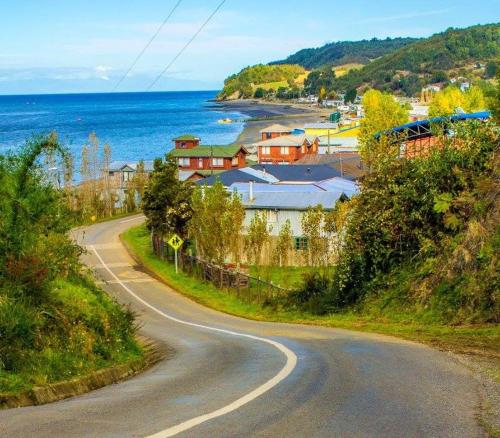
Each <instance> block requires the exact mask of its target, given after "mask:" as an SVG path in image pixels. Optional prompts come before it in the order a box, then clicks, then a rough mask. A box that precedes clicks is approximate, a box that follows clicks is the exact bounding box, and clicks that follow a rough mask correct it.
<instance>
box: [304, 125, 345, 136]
mask: <svg viewBox="0 0 500 438" xmlns="http://www.w3.org/2000/svg"><path fill="white" fill-rule="evenodd" d="M304 131H305V134H306V135H308V136H316V137H320V136H322V135H328V134H335V133H336V132H338V131H339V124H338V123H331V122H322V123H306V124H305V125H304Z"/></svg>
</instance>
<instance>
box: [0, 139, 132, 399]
mask: <svg viewBox="0 0 500 438" xmlns="http://www.w3.org/2000/svg"><path fill="white" fill-rule="evenodd" d="M55 154H59V155H61V156H62V158H63V159H64V158H66V157H67V153H66V151H65V149H63V148H62V147H61V146H60V145H59V143H58V142H57V139H56V137H55V136H53V135H52V136H48V137H40V138H35V139H33V140H32V141H30V142H28V143H27V144H26V146H25V147H24V148H23V150H22V151H21V152H20V154H18V155H8V156H0V187H1V189H0V191H1V196H0V392H16V391H18V390H21V389H25V388H29V387H30V386H32V385H34V384H43V383H47V382H53V381H56V380H61V379H66V378H69V377H71V376H74V375H78V374H82V373H85V372H88V371H90V370H93V369H96V368H99V367H102V366H105V365H107V364H114V363H116V362H119V361H123V360H126V359H128V358H130V357H135V356H137V357H139V355H140V350H139V348H138V346H137V345H136V343H135V340H134V333H135V327H134V325H133V316H132V314H131V313H130V312H129V311H127V310H124V309H122V308H121V307H120V306H118V305H117V304H116V303H115V302H114V301H112V300H111V299H110V298H109V297H108V296H107V295H105V294H104V293H103V292H102V291H101V290H99V289H97V288H96V287H95V285H93V284H92V282H91V281H90V280H88V279H87V278H86V276H85V275H84V274H82V267H81V265H80V263H79V256H80V254H81V253H82V248H81V247H79V246H78V245H76V244H75V243H74V242H73V240H72V239H71V238H70V237H69V231H70V229H71V227H72V221H71V220H70V213H69V211H68V207H67V205H68V204H67V200H66V199H65V194H64V192H63V191H62V190H60V189H56V188H55V187H54V184H53V183H52V181H51V180H50V178H48V177H47V174H46V173H45V172H43V169H42V164H43V160H42V159H41V157H42V156H45V157H47V156H52V157H53V156H54V155H55ZM64 161H66V160H64Z"/></svg>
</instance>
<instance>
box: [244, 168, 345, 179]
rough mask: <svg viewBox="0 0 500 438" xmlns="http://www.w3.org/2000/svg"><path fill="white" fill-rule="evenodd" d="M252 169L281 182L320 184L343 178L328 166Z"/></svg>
mask: <svg viewBox="0 0 500 438" xmlns="http://www.w3.org/2000/svg"><path fill="white" fill-rule="evenodd" d="M252 169H256V170H261V171H264V170H265V172H266V173H269V174H270V175H272V176H274V177H275V178H276V179H277V180H279V181H293V182H297V183H301V182H318V181H323V180H325V179H329V178H333V177H335V176H341V175H340V172H339V171H338V170H336V169H333V168H331V167H330V166H328V165H326V164H317V165H314V164H311V165H303V164H288V165H286V164H285V165H280V164H256V165H254V166H252Z"/></svg>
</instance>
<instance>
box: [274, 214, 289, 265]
mask: <svg viewBox="0 0 500 438" xmlns="http://www.w3.org/2000/svg"><path fill="white" fill-rule="evenodd" d="M292 250H293V234H292V226H291V224H290V220H288V219H287V220H286V222H285V223H284V224H283V225H282V227H281V229H280V231H279V234H278V239H277V240H276V245H275V247H274V257H273V258H274V262H275V263H276V264H277V265H278V266H280V267H281V266H287V265H288V263H289V261H290V255H291V252H292Z"/></svg>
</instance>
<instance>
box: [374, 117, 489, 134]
mask: <svg viewBox="0 0 500 438" xmlns="http://www.w3.org/2000/svg"><path fill="white" fill-rule="evenodd" d="M490 117H491V113H490V112H489V111H479V112H476V113H469V114H455V115H453V116H448V117H447V116H443V117H433V118H431V119H426V120H417V121H415V122H411V123H406V124H404V125H401V126H396V127H394V128H392V129H390V130H389V131H386V132H384V133H382V132H379V133H377V134H375V138H377V139H378V138H380V136H381V135H382V134H386V135H389V134H392V133H394V134H397V133H406V134H407V140H412V139H416V138H420V137H430V136H432V135H434V133H433V132H431V125H433V124H441V125H443V126H445V128H446V125H447V124H448V123H455V122H463V121H466V120H485V119H488V118H490Z"/></svg>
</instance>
